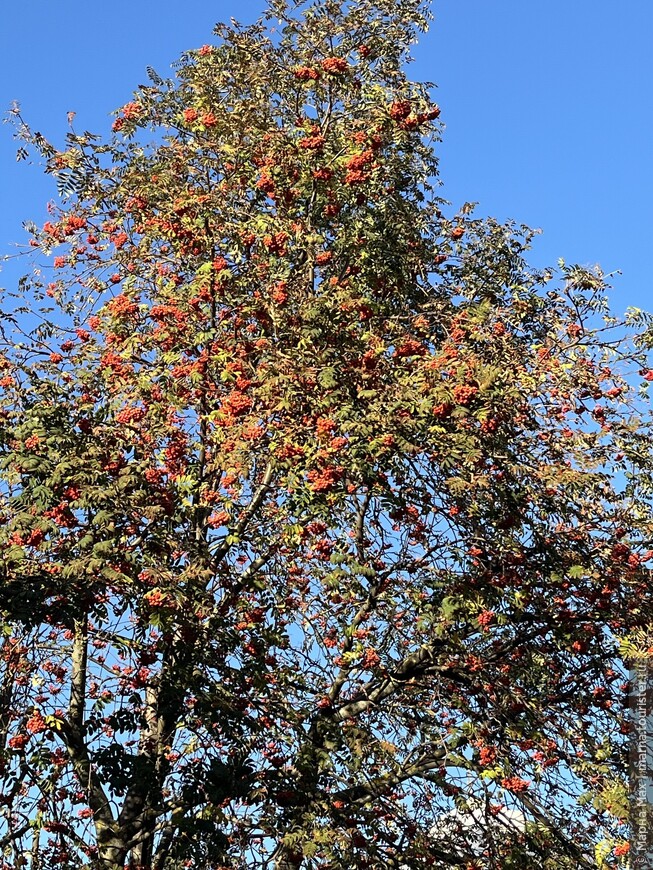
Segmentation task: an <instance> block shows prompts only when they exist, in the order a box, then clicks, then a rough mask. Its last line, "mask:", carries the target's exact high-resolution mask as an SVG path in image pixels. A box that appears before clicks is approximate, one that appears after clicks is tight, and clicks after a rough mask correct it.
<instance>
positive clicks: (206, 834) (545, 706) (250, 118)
mask: <svg viewBox="0 0 653 870" xmlns="http://www.w3.org/2000/svg"><path fill="white" fill-rule="evenodd" d="M277 19H278V20H279V21H280V26H277V25H276V24H274V22H275V21H276V20H277ZM426 22H427V15H426V12H425V10H424V8H423V7H422V4H421V3H420V2H419V0H401V2H396V0H355V2H351V3H338V2H332V0H316V2H314V3H312V4H310V5H308V6H304V5H302V4H300V5H298V6H293V5H292V4H287V3H285V2H282V0H273V2H271V4H270V8H269V12H268V15H267V20H264V21H262V22H260V23H258V24H256V25H254V26H252V27H240V26H238V25H236V24H232V25H231V26H222V25H221V26H219V27H218V28H217V29H216V33H217V36H218V40H217V44H216V45H213V46H203V47H202V48H200V49H198V50H196V51H191V52H189V53H187V54H186V55H184V56H183V58H182V60H181V62H180V63H179V64H178V66H177V69H176V78H175V80H174V81H166V80H163V79H162V78H160V77H159V76H158V75H157V74H156V73H154V72H153V71H152V72H151V81H152V84H151V85H150V86H147V87H141V88H140V89H139V90H138V91H137V92H136V94H135V96H134V99H133V100H132V101H131V102H129V103H127V104H126V105H125V106H123V107H122V109H121V110H120V111H119V112H118V113H117V115H116V119H115V121H114V124H113V130H114V134H113V136H112V137H111V138H110V140H109V141H106V142H105V141H103V140H101V139H99V138H97V137H95V136H92V135H91V134H90V133H76V132H75V131H74V130H72V129H71V132H70V134H69V136H68V142H67V146H66V147H65V148H64V149H63V150H60V149H57V148H55V147H54V146H52V145H51V144H49V143H48V142H47V141H46V140H45V139H43V137H42V136H40V134H36V133H32V132H31V131H30V129H29V128H28V127H27V125H26V124H25V122H24V121H23V120H22V118H21V117H20V115H19V113H18V110H16V112H15V115H14V116H15V119H16V121H17V123H18V134H19V136H20V138H21V139H22V140H23V144H22V145H21V149H23V151H24V149H25V148H26V147H28V148H30V149H32V151H33V150H34V149H36V150H37V152H38V153H40V154H41V155H42V156H43V158H44V159H45V161H46V171H47V172H49V173H50V174H52V175H53V176H54V177H55V178H56V179H57V184H58V190H59V194H60V201H59V204H58V205H53V206H52V209H51V211H52V214H51V220H49V221H48V222H46V223H45V225H44V226H43V227H39V228H37V227H32V239H31V241H30V245H31V247H32V248H33V249H34V252H35V255H36V258H37V260H36V265H35V269H34V271H33V273H32V274H31V275H30V276H29V277H28V278H26V279H24V280H23V281H22V282H21V284H20V286H19V287H18V289H17V291H15V292H14V293H7V294H6V300H5V320H4V326H3V327H2V336H3V339H2V344H3V355H2V358H1V363H0V365H1V368H2V371H1V372H0V376H1V380H0V384H1V386H2V389H3V394H2V399H1V405H0V414H1V420H2V428H1V429H0V469H1V471H0V481H1V484H0V493H1V495H0V498H1V500H2V506H1V509H2V516H3V523H2V527H1V528H0V548H1V550H2V565H1V567H0V607H1V608H2V610H3V612H4V616H5V628H4V635H3V637H4V640H3V642H2V661H3V666H2V688H1V690H0V691H1V696H2V705H1V712H2V741H3V747H4V748H3V754H2V765H1V775H2V778H3V792H2V795H3V797H2V804H3V813H4V833H3V835H2V844H3V847H6V854H7V861H8V862H9V863H6V864H5V865H4V866H5V867H9V866H11V867H18V866H31V868H32V870H48V868H50V867H55V866H56V867H63V868H71V870H72V868H79V867H83V866H89V867H94V868H102V870H122V868H123V866H124V865H128V866H129V867H131V868H135V867H143V868H156V870H180V868H183V867H196V868H215V870H217V868H240V867H251V868H264V867H274V868H276V870H292V868H300V867H301V868H307V870H308V868H311V870H313V868H323V870H326V868H329V870H336V868H349V867H359V868H364V867H367V868H386V867H389V868H392V867H395V868H421V867H438V868H447V867H466V868H499V867H501V868H504V870H507V868H526V867H532V866H534V864H536V865H537V866H541V867H546V868H554V867H555V868H564V867H568V868H572V867H573V868H578V867H594V866H597V862H598V861H599V860H600V861H601V862H603V864H602V865H601V866H616V863H615V862H616V861H617V860H620V859H618V857H617V856H619V855H623V854H624V853H625V851H626V847H625V846H624V845H623V843H622V838H623V837H624V836H626V828H625V825H624V821H625V820H624V818H623V816H624V813H625V803H624V794H625V791H624V789H625V785H624V771H625V745H624V742H625V740H626V739H627V738H626V734H627V729H628V725H627V722H625V721H624V713H623V710H622V700H623V695H624V690H625V686H624V685H623V679H624V676H623V673H622V669H621V668H620V666H619V665H618V664H617V663H616V662H617V658H616V655H617V644H618V639H619V638H625V637H627V636H628V637H631V636H632V637H635V636H636V634H637V631H638V630H644V629H645V627H646V626H647V624H648V622H649V621H650V618H651V593H650V569H649V568H647V567H646V562H647V560H649V559H650V558H651V556H652V555H653V553H652V552H651V551H649V550H648V546H649V543H650V538H651V518H650V513H649V495H650V488H651V487H650V469H651V456H650V440H649V423H648V422H647V420H645V419H640V418H639V416H638V413H637V408H638V407H639V406H640V405H641V399H640V398H638V396H637V394H636V392H635V390H634V388H633V387H632V384H633V383H634V378H633V376H634V375H637V373H638V372H639V374H640V375H641V374H644V376H645V377H644V384H646V383H647V380H651V379H653V372H651V371H648V369H647V364H646V362H645V357H644V354H645V351H646V346H647V339H646V329H648V328H649V326H648V322H647V321H646V318H644V316H643V315H640V314H639V313H637V314H633V315H631V317H630V322H629V323H624V324H621V323H619V322H617V321H616V320H615V319H614V318H612V317H611V316H609V312H608V311H607V308H606V304H605V300H604V294H605V289H606V287H605V282H604V279H603V277H602V276H601V274H600V273H599V272H598V271H588V270H586V269H582V268H580V267H577V266H571V267H568V266H566V265H565V264H561V265H560V269H559V273H558V276H557V277H556V276H555V275H554V273H553V272H552V271H551V272H540V273H538V272H534V271H533V270H530V269H529V268H528V266H527V263H526V261H525V252H526V249H527V248H528V244H529V241H530V239H531V233H530V231H528V230H527V229H526V228H518V227H515V226H513V225H510V224H507V225H504V224H500V223H497V222H496V221H494V220H491V219H479V218H477V217H475V216H474V213H473V210H472V208H471V206H468V205H466V206H464V207H463V208H462V209H461V210H460V211H459V212H458V213H457V214H456V215H455V216H453V217H447V216H446V215H445V211H446V208H445V203H443V202H442V201H441V200H440V199H439V198H438V197H437V195H436V188H435V187H434V185H435V184H436V179H437V161H436V157H435V154H434V142H437V139H438V136H439V133H440V127H439V122H438V120H437V119H438V115H439V110H438V108H437V106H434V105H433V104H432V102H431V99H430V97H429V91H428V88H427V87H426V86H425V85H419V84H415V83H412V82H411V81H409V79H408V78H407V75H406V72H405V64H406V61H407V60H408V49H409V46H410V44H411V43H412V42H413V41H414V38H415V35H416V33H417V32H419V31H420V30H422V29H424V27H425V26H426ZM273 25H274V26H273ZM22 153H23V152H22ZM23 156H24V154H23ZM12 299H15V300H16V302H15V306H17V307H15V309H14V310H13V311H12V310H11V305H12V302H11V300H12ZM640 325H641V327H642V329H643V330H644V332H643V333H642V337H641V338H640V340H639V343H638V339H637V335H636V331H637V329H638V328H639V326H640ZM624 642H626V641H624ZM502 806H506V807H508V808H510V809H512V810H514V811H517V810H520V812H521V814H522V816H523V818H524V819H525V822H524V824H523V825H521V826H511V825H509V824H503V823H502V822H501V819H502V818H504V815H505V814H504V815H501V807H502ZM454 807H457V809H458V811H459V812H460V813H462V814H463V816H464V813H465V810H467V811H468V812H473V815H474V818H476V819H477V820H478V819H480V820H481V821H479V822H478V825H476V830H475V833H474V837H472V838H469V837H466V836H464V835H463V834H464V831H461V830H456V826H455V825H452V824H442V819H443V818H445V817H446V818H448V819H450V818H452V816H451V815H447V814H450V813H451V812H452V810H453V809H454ZM513 817H515V816H514V813H513V815H510V814H507V815H505V818H513ZM606 844H607V845H606ZM615 846H616V852H615V849H614V848H613V847H615ZM606 850H607V851H606ZM596 856H599V857H596Z"/></svg>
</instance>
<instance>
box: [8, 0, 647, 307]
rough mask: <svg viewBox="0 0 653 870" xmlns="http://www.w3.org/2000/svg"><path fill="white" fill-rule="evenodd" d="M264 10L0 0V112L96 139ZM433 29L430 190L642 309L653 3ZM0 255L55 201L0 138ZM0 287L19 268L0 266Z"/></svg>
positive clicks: (542, 259)
mask: <svg viewBox="0 0 653 870" xmlns="http://www.w3.org/2000/svg"><path fill="white" fill-rule="evenodd" d="M262 8H263V0H219V2H216V3H208V2H203V0H184V2H182V3H172V2H170V0H159V2H157V3H150V2H138V0H131V2H127V0H113V2H111V3H106V4H101V3H87V4H80V3H77V2H73V0H60V2H58V3H52V2H51V0H32V2H30V3H26V2H23V3H7V4H6V6H5V8H3V12H2V18H3V25H4V33H5V38H4V40H3V50H2V53H1V54H0V108H2V109H3V110H4V109H5V108H8V107H9V105H10V103H11V101H12V100H19V101H20V103H21V105H22V108H23V112H24V115H25V117H26V118H27V119H28V121H29V122H30V124H31V125H32V126H33V128H34V129H37V130H40V131H41V132H43V133H44V134H45V135H46V136H48V137H49V138H52V139H53V140H54V142H55V144H61V143H62V142H63V135H64V133H65V130H66V117H65V116H66V112H67V111H70V110H73V111H76V112H77V119H76V122H75V126H76V128H77V129H78V130H82V129H88V130H91V131H94V132H98V133H106V132H108V129H109V126H110V118H109V112H110V111H111V110H112V109H114V108H116V107H117V106H119V105H121V104H123V103H124V102H126V101H127V100H128V99H129V97H130V95H131V92H132V90H133V89H134V88H135V87H136V86H137V85H138V84H139V83H144V82H146V80H147V79H146V74H145V67H146V66H148V65H149V66H153V67H154V68H155V69H157V70H158V71H159V72H161V73H164V74H168V73H169V67H170V64H171V63H172V62H173V61H174V60H175V59H176V58H177V57H178V55H179V54H180V53H181V52H182V51H183V50H185V49H189V48H195V47H198V46H200V45H202V44H204V43H206V42H210V41H211V40H212V36H211V32H212V28H213V24H214V23H215V21H217V20H219V19H227V18H229V17H230V16H235V17H237V18H238V19H239V20H241V21H243V22H250V21H253V20H254V19H255V18H256V17H257V16H258V13H259V12H260V11H261V10H262ZM434 13H435V21H434V22H433V24H432V27H431V30H430V32H429V33H428V34H427V35H426V36H424V37H423V38H422V41H421V43H420V45H419V46H417V48H416V50H415V56H416V58H417V60H416V62H415V63H414V64H413V66H412V72H411V75H412V77H413V78H416V79H423V80H430V81H433V82H435V83H436V84H437V85H438V89H437V91H436V99H437V101H438V102H439V103H440V105H441V107H442V119H443V120H444V122H445V124H446V126H447V129H446V132H445V139H444V142H443V144H442V146H441V147H440V157H441V175H442V180H443V181H444V188H443V195H444V196H446V197H447V198H448V199H450V200H452V201H453V203H454V204H456V205H458V204H460V203H462V202H463V201H465V200H474V201H478V202H479V204H480V205H479V213H480V214H488V215H494V216H496V217H499V218H508V217H512V218H514V219H515V220H517V221H518V222H523V223H527V224H529V225H531V226H535V227H541V228H542V229H543V230H544V235H543V236H542V237H540V238H539V239H538V240H537V242H536V246H535V250H534V252H533V257H532V259H533V261H534V262H536V263H537V264H539V265H542V264H544V263H552V264H554V263H555V261H556V260H557V258H558V257H560V256H563V257H564V258H565V259H566V260H567V261H568V262H580V263H583V264H593V263H597V262H600V263H601V265H602V266H603V268H604V270H605V271H612V270H615V269H620V270H621V271H622V273H623V274H622V276H621V277H617V278H616V279H615V284H616V288H615V290H614V291H613V294H612V299H613V306H614V308H615V310H616V311H617V312H622V311H623V310H624V308H625V307H626V306H628V305H636V306H639V307H643V308H649V309H653V283H652V281H651V277H650V274H649V272H650V270H649V259H650V257H649V254H650V253H653V217H652V216H651V204H650V202H651V200H652V199H653V160H652V159H651V158H652V155H651V142H652V141H653V113H652V110H651V109H652V107H651V94H650V91H651V85H652V84H653V51H652V50H651V49H652V46H653V2H652V0H628V2H625V3H615V2H614V0H610V2H608V0H530V2H525V0H436V2H435V4H434ZM0 178H1V180H2V184H0V254H2V253H5V252H6V251H7V250H8V246H9V243H10V242H12V241H17V240H20V239H23V238H24V233H23V230H22V228H21V221H22V220H25V219H33V220H35V221H37V222H38V221H42V220H44V219H45V211H44V205H45V203H46V202H47V200H48V199H49V198H50V197H52V196H53V195H54V188H53V186H52V184H51V181H50V180H49V179H47V178H45V177H42V176H41V175H40V172H39V170H38V169H37V168H36V167H29V166H26V165H25V164H23V163H20V164H17V163H16V162H15V143H13V142H12V140H11V130H10V128H9V126H8V125H7V126H4V127H0ZM3 272H4V274H2V275H0V286H8V285H9V284H10V283H13V280H15V278H14V277H13V276H15V274H16V271H15V269H14V268H13V267H12V266H5V267H4V270H3Z"/></svg>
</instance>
